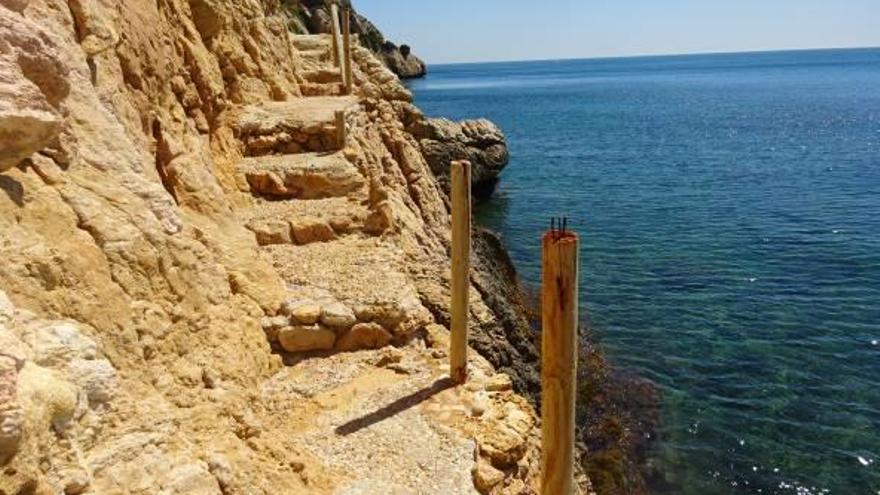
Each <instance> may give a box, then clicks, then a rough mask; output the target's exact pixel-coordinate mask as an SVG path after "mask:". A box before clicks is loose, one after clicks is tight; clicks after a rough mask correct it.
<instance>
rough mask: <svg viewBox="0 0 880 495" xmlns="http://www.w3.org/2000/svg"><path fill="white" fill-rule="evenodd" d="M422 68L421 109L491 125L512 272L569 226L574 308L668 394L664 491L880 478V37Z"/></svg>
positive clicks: (499, 222) (819, 487)
mask: <svg viewBox="0 0 880 495" xmlns="http://www.w3.org/2000/svg"><path fill="white" fill-rule="evenodd" d="M431 69H432V70H431V74H430V76H429V77H428V79H426V80H423V81H417V82H414V83H412V84H411V87H412V89H413V90H414V92H415V95H416V102H417V103H418V104H419V106H421V107H422V108H423V109H424V110H425V111H426V112H427V113H428V114H429V115H444V116H450V117H453V118H471V117H480V116H486V117H489V118H491V119H493V120H495V121H496V122H498V123H499V124H500V125H501V126H502V127H503V128H504V130H505V131H506V133H507V136H508V139H509V140H510V146H511V153H512V159H511V164H510V166H509V167H508V169H507V170H506V171H505V172H504V175H503V178H502V182H501V184H500V186H499V190H498V192H497V194H496V197H495V198H494V199H493V200H492V201H491V202H490V203H488V204H486V205H483V206H481V207H480V208H479V218H480V220H481V221H482V222H483V223H484V224H488V225H489V226H491V227H494V228H495V229H497V230H499V231H500V232H502V233H503V235H504V237H505V239H506V243H507V245H508V247H509V248H510V249H511V253H512V255H513V257H514V259H515V261H516V263H517V265H518V268H519V270H520V273H521V275H522V276H523V277H524V278H525V279H526V280H527V281H528V282H530V283H532V284H537V283H539V280H540V264H539V260H540V249H539V247H540V246H539V233H540V231H541V230H542V229H543V228H546V227H547V225H548V223H549V218H550V217H551V216H553V215H557V216H561V215H567V216H568V217H569V218H571V219H572V220H571V222H572V223H573V224H574V227H575V228H576V229H577V230H578V231H579V232H580V233H581V234H582V237H583V239H584V243H583V244H584V245H583V253H582V266H583V268H582V281H581V297H582V298H583V305H584V306H583V307H584V308H585V310H586V312H587V317H588V319H589V322H590V324H591V325H592V327H593V329H594V330H595V331H596V332H597V333H598V334H599V336H600V337H601V340H602V342H603V344H604V345H605V346H606V348H607V349H608V351H609V354H610V355H611V357H612V360H613V361H614V362H615V363H617V364H619V365H622V366H626V367H631V368H635V369H637V370H638V371H640V372H641V373H642V374H643V375H644V376H646V377H649V378H651V379H653V380H655V381H656V382H657V383H658V384H659V385H660V386H661V388H662V390H663V393H664V399H663V415H664V424H663V426H662V428H661V431H660V432H659V435H660V441H659V442H658V443H657V444H656V449H655V452H653V459H652V463H653V464H655V465H656V466H658V467H659V468H660V470H661V471H662V473H663V474H664V476H665V478H666V483H662V484H663V485H665V486H662V487H661V486H660V485H661V484H658V486H657V487H656V489H657V491H658V492H661V493H676V494H679V493H680V494H693V495H712V494H742V493H763V494H776V493H778V494H788V493H800V494H814V493H832V494H842V495H850V494H869V495H874V494H880V342H878V341H880V50H847V51H815V52H789V53H765V54H736V55H711V56H684V57H662V58H633V59H614V60H581V61H558V62H527V63H503V64H480V65H447V66H434V67H432V68H431ZM667 483H668V485H667Z"/></svg>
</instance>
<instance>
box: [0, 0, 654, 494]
mask: <svg viewBox="0 0 880 495" xmlns="http://www.w3.org/2000/svg"><path fill="white" fill-rule="evenodd" d="M297 5H300V4H298V3H297V4H292V3H290V2H281V1H278V0H248V1H244V2H240V1H235V2H233V1H229V0H159V1H157V2H147V1H140V0H138V1H130V2H115V1H111V0H89V1H84V0H0V494H3V493H10V494H13V493H68V494H76V493H95V494H98V493H100V494H113V493H133V494H152V493H166V494H175V493H180V494H183V493H187V494H190V493H196V494H198V493H206V494H208V493H222V494H234V493H318V494H322V493H388V492H394V491H395V490H397V491H399V492H404V493H405V492H408V491H414V490H420V491H422V492H427V493H444V494H445V493H475V492H481V493H496V494H498V493H533V490H534V487H535V483H536V477H537V474H538V473H537V466H536V461H537V434H538V429H537V428H536V421H537V420H536V416H535V413H534V409H533V406H532V404H534V401H535V398H536V396H537V391H538V388H537V387H538V375H537V352H536V349H535V346H534V345H533V343H532V341H533V334H532V332H531V328H530V323H529V315H528V314H527V308H526V306H524V305H523V301H522V294H521V292H520V291H519V289H518V287H517V285H516V284H517V282H516V276H515V271H514V270H513V267H512V265H511V264H510V263H509V260H508V259H507V257H506V253H505V252H504V249H503V247H502V246H501V243H500V241H499V239H498V238H497V237H496V236H494V235H492V234H491V233H487V232H483V231H478V232H477V233H476V234H475V241H474V242H475V245H474V247H475V259H474V270H473V272H472V276H471V278H472V289H471V300H472V305H471V308H470V313H471V320H472V322H473V323H472V327H471V335H472V339H471V346H472V348H473V349H475V350H476V351H479V353H477V352H473V353H471V363H470V366H471V369H472V376H471V379H470V382H469V384H468V385H467V386H465V387H452V386H451V384H450V383H448V380H446V379H445V378H444V377H445V376H446V374H447V373H448V369H447V368H446V364H445V363H446V355H445V349H446V347H447V339H448V331H447V329H446V326H445V325H446V324H447V318H448V316H447V313H446V308H448V305H449V274H448V266H449V258H448V249H449V239H448V235H449V234H448V232H449V214H448V213H449V212H448V209H447V206H446V201H447V200H446V196H445V193H444V191H443V186H442V176H439V177H438V175H437V173H435V171H434V170H433V169H432V164H431V162H430V161H429V160H430V159H431V157H432V156H437V157H439V158H434V160H443V159H445V158H444V156H445V155H442V153H436V154H434V155H432V153H430V152H428V151H426V150H431V149H437V148H438V146H440V144H439V143H443V142H444V140H443V139H441V136H445V135H446V134H449V135H452V136H458V135H459V134H461V136H465V138H466V142H467V143H469V144H467V145H465V146H463V147H458V145H454V146H455V147H456V150H455V152H456V153H467V154H468V155H467V156H470V157H472V158H475V159H476V158H479V156H478V155H479V153H480V150H492V149H496V150H497V148H492V147H493V146H496V145H497V142H496V141H497V140H498V139H499V138H498V136H497V135H496V134H495V133H494V132H493V131H491V128H490V127H488V126H486V127H485V128H486V129H489V131H487V132H484V131H479V132H477V131H473V130H466V129H465V126H459V127H458V128H454V126H453V128H449V129H447V130H446V131H442V129H443V128H446V127H448V125H447V124H445V123H442V124H441V125H440V130H436V129H435V128H436V127H437V124H436V122H434V123H432V122H430V121H427V120H425V119H424V117H423V116H422V115H421V113H420V112H419V111H418V109H417V108H416V107H415V106H413V105H412V103H411V95H410V94H409V92H408V91H407V90H406V89H405V88H404V87H403V86H401V84H400V82H399V79H398V77H396V76H395V75H394V74H393V73H391V72H390V71H389V70H388V69H387V68H386V66H385V64H384V63H383V62H382V61H381V60H380V59H379V58H378V57H377V56H376V54H375V53H374V52H373V51H372V50H371V49H369V48H367V47H365V46H358V47H356V49H355V53H354V56H355V83H356V84H355V87H356V90H355V94H354V95H351V96H343V95H342V88H341V86H340V84H339V79H340V76H339V72H338V70H335V69H333V68H332V62H331V55H330V40H329V37H327V36H325V35H302V34H296V31H295V30H292V29H291V27H292V26H294V27H295V25H296V24H297V23H299V22H302V18H301V17H302V16H301V12H297V11H295V10H291V9H292V7H295V6H297ZM303 5H304V4H303ZM361 39H362V41H363V40H364V38H361ZM337 112H342V115H343V117H344V118H343V120H342V122H340V121H339V120H337V118H336V116H337ZM432 129H435V130H432ZM441 131H442V132H441ZM447 131H448V132H447ZM482 134H487V135H489V136H492V139H483V138H480V137H479V136H480V135H482ZM468 136H469V137H468ZM474 136H477V137H474ZM456 139H459V138H456ZM468 140H469V141H468ZM485 154H486V159H487V163H494V161H493V160H495V158H494V157H497V156H498V155H497V153H496V152H495V151H491V152H486V153H485ZM433 168H437V167H436V164H435V166H434V167H433ZM588 371H589V373H590V374H589V375H588V376H585V378H587V379H585V380H584V382H585V383H590V384H591V386H590V390H591V393H592V395H594V396H595V395H598V396H608V395H612V394H613V391H614V390H615V386H614V385H607V384H608V383H612V382H609V381H608V380H605V379H604V378H602V376H603V373H604V371H603V373H599V372H594V370H588ZM606 374H607V373H606ZM600 378H602V379H601V380H599V379H600ZM591 379H595V380H591ZM596 383H598V384H601V385H600V386H593V385H592V384H596ZM596 391H598V393H597V392H596ZM526 398H528V399H531V403H530V402H529V401H528V400H526ZM619 402H620V401H610V402H609V401H607V400H604V399H602V398H601V397H600V399H599V400H598V403H599V404H605V403H609V404H610V407H607V408H604V409H600V408H591V409H590V414H589V415H587V416H585V417H584V418H583V424H585V425H587V426H588V427H589V429H590V430H591V431H593V430H597V429H598V430H601V429H602V425H601V423H602V422H603V421H605V420H606V419H608V418H609V417H611V418H616V417H618V416H610V415H609V414H608V413H606V411H607V410H611V409H616V408H618V404H619ZM610 414H617V413H616V412H612V413H610ZM594 425H596V426H595V428H594ZM615 426H616V427H617V429H618V430H620V431H621V432H624V433H625V435H624V436H627V437H630V436H632V435H633V434H634V433H637V432H639V431H640V430H638V429H633V428H630V423H627V422H623V423H616V424H615ZM621 435H623V433H621V434H619V435H617V436H614V437H613V438H610V439H605V440H603V441H602V442H596V443H595V444H593V443H592V442H591V441H590V445H588V446H587V447H589V451H590V452H591V453H596V454H600V455H601V454H602V453H603V452H605V451H606V450H607V449H606V444H612V443H615V442H618V440H619V438H621ZM413 438H417V439H418V442H413V441H412V440H413ZM584 438H585V439H586V440H589V439H592V438H597V437H596V436H595V435H593V436H592V437H591V436H589V435H587V436H584ZM618 443H619V442H618ZM614 452H618V451H616V450H615V451H614ZM600 455H597V458H600V459H602V460H603V462H606V464H609V463H614V462H618V463H619V462H620V460H619V459H612V460H605V458H602V457H601V456H600ZM586 467H587V469H588V470H590V467H589V465H588V466H586ZM594 472H596V473H599V474H603V473H606V472H613V471H612V470H599V471H595V470H594ZM581 481H582V485H583V486H584V487H587V486H588V482H587V481H586V480H585V479H582V480H581ZM605 486H608V485H605Z"/></svg>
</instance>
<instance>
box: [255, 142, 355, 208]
mask: <svg viewBox="0 0 880 495" xmlns="http://www.w3.org/2000/svg"><path fill="white" fill-rule="evenodd" d="M238 172H239V174H240V176H241V177H242V178H243V179H244V181H245V182H246V183H247V186H248V188H249V189H250V192H251V194H253V195H254V196H256V197H261V198H267V199H276V200H277V199H322V198H332V197H345V196H348V195H352V194H355V193H357V192H360V191H362V190H363V189H364V187H365V186H366V180H365V179H364V177H363V175H361V173H360V171H359V170H358V169H357V167H355V166H354V165H352V164H351V162H349V161H348V160H347V159H346V158H345V155H344V154H343V153H342V152H337V153H299V154H290V155H267V156H255V157H249V158H245V159H244V160H243V161H242V162H241V163H239V165H238Z"/></svg>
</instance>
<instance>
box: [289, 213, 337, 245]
mask: <svg viewBox="0 0 880 495" xmlns="http://www.w3.org/2000/svg"><path fill="white" fill-rule="evenodd" d="M290 229H291V231H292V232H293V240H294V241H295V243H296V244H298V245H300V246H302V245H304V244H311V243H313V242H328V241H332V240H334V239H336V231H335V230H333V227H331V226H330V225H329V224H327V223H325V222H322V221H320V220H318V219H315V218H301V219H297V220H294V221H291V222H290Z"/></svg>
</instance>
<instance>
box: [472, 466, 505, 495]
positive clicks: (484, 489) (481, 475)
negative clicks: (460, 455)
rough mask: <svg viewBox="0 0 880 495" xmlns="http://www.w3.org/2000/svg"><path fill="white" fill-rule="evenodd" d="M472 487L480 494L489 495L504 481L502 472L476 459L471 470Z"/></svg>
mask: <svg viewBox="0 0 880 495" xmlns="http://www.w3.org/2000/svg"><path fill="white" fill-rule="evenodd" d="M472 474H473V477H474V486H475V487H476V488H477V490H479V491H480V493H483V494H487V493H491V492H492V489H493V488H495V487H496V486H498V485H499V484H500V483H501V482H502V481H504V472H503V471H499V470H498V469H495V468H494V467H493V466H492V464H490V463H488V462H486V461H485V460H484V459H482V458H481V459H478V460H477V463H476V465H475V466H474V469H473V472H472Z"/></svg>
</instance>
